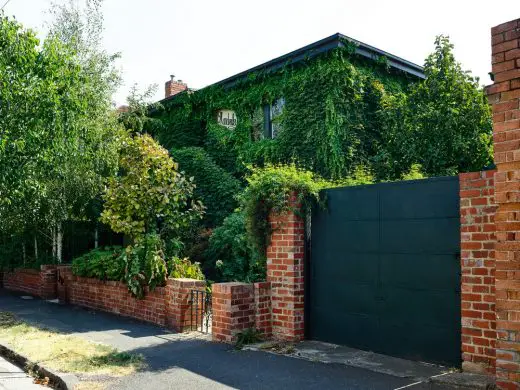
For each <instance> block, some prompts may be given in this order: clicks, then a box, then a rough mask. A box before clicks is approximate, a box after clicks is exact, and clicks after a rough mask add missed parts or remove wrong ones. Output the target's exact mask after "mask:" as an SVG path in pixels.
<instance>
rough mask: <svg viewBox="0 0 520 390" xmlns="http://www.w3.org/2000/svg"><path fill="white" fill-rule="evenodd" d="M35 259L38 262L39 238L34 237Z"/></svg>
mask: <svg viewBox="0 0 520 390" xmlns="http://www.w3.org/2000/svg"><path fill="white" fill-rule="evenodd" d="M34 258H35V259H36V260H38V237H37V236H36V234H35V235H34Z"/></svg>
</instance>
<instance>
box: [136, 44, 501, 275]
mask: <svg viewBox="0 0 520 390" xmlns="http://www.w3.org/2000/svg"><path fill="white" fill-rule="evenodd" d="M452 49H453V46H452V45H451V44H450V43H449V41H448V39H447V38H445V37H438V38H437V40H436V41H435V51H434V52H433V53H432V54H431V55H430V56H428V58H427V59H426V61H425V68H424V70H423V68H422V67H421V66H418V65H416V64H413V63H411V62H409V61H406V60H404V59H402V58H400V57H397V56H395V55H392V54H389V53H386V52H384V51H382V50H379V49H376V48H374V47H372V46H369V45H366V44H364V43H361V42H358V41H355V40H353V39H351V38H348V37H346V36H343V35H341V34H335V35H332V36H330V37H328V38H325V39H323V40H320V41H318V42H315V43H313V44H311V45H308V46H305V47H303V48H301V49H298V50H295V51H293V52H291V53H288V54H286V55H284V56H281V57H278V58H275V59H273V60H271V61H268V62H266V63H263V64H261V65H258V66H256V67H254V68H252V69H249V70H246V71H244V72H241V73H239V74H236V75H234V76H231V77H229V78H227V79H224V80H222V81H220V82H217V83H215V84H213V85H210V86H208V87H205V88H203V89H200V90H198V91H195V90H191V89H189V88H188V87H187V85H186V84H185V83H183V82H182V81H180V80H175V79H174V78H173V77H172V79H171V80H169V81H168V82H167V83H166V86H165V93H166V97H165V98H164V99H163V100H161V101H160V104H156V105H153V108H151V110H150V111H149V115H148V116H147V118H146V119H145V120H144V122H143V123H144V129H143V130H144V131H147V132H149V133H151V134H153V135H154V136H155V137H156V138H157V139H158V140H159V141H160V142H161V143H162V145H163V146H165V147H166V148H167V149H168V150H170V152H171V154H172V156H173V158H174V160H175V161H177V162H178V163H179V165H180V169H181V170H182V171H184V172H185V173H186V174H187V175H188V176H193V177H194V180H195V183H196V188H195V191H194V195H195V196H196V197H197V198H198V199H200V200H202V202H203V204H204V206H205V207H206V213H205V216H204V219H203V220H202V221H201V223H200V224H199V225H198V226H194V227H193V229H192V234H190V235H189V237H186V239H185V240H184V243H185V246H184V247H185V251H184V252H183V255H186V256H189V257H190V258H191V259H192V260H194V261H200V262H202V263H203V267H204V269H205V272H206V274H207V275H217V274H218V273H217V274H216V273H215V269H214V267H215V266H216V264H217V265H218V264H224V265H223V266H222V269H221V271H220V272H221V274H222V275H221V276H223V277H224V280H256V279H255V277H254V276H251V275H256V274H261V273H262V272H261V270H262V269H263V268H262V267H261V266H259V264H260V265H261V264H262V256H259V255H258V253H257V252H256V250H255V249H254V248H253V247H251V244H250V240H248V239H247V238H246V234H245V231H246V227H247V226H249V223H250V222H251V220H252V218H254V217H251V215H249V217H248V218H249V219H248V220H247V221H249V222H247V221H246V218H245V215H244V211H243V210H238V211H236V212H234V211H235V210H236V208H237V206H239V203H242V206H243V204H244V199H242V201H241V202H239V197H240V196H246V195H244V192H242V189H243V188H244V186H245V182H246V181H245V180H244V175H245V174H247V173H248V172H250V170H249V167H251V166H257V167H258V166H260V167H262V166H265V165H266V164H267V163H274V164H276V163H285V164H287V163H293V162H294V163H296V164H297V165H298V166H299V167H301V168H306V169H308V170H311V171H313V172H315V173H317V174H319V175H321V176H322V177H324V178H326V179H332V180H334V181H339V182H341V183H345V184H352V183H361V182H363V183H366V182H377V181H385V180H400V179H406V178H413V177H418V176H421V175H426V176H429V175H431V176H440V175H453V174H456V173H458V172H461V171H467V170H478V169H481V168H482V167H483V166H485V164H487V163H488V162H489V160H490V159H491V157H490V156H491V155H492V153H491V149H490V145H491V142H490V140H491V121H490V118H491V115H490V112H489V107H488V104H487V102H486V98H485V95H484V94H483V92H482V88H481V87H480V85H479V82H478V79H474V78H472V77H471V76H470V75H469V74H468V73H467V72H464V71H463V70H462V68H461V66H460V64H458V63H457V62H456V61H455V60H454V57H453V54H452ZM141 128H142V127H141ZM288 172H289V171H288ZM288 174H291V173H290V172H289V173H288ZM352 179H353V180H352ZM240 194H242V195H240ZM243 207H244V206H243ZM259 218H260V219H261V216H260V217H259ZM208 239H209V242H208ZM217 268H218V267H217ZM211 277H213V276H211ZM215 277H217V276H215Z"/></svg>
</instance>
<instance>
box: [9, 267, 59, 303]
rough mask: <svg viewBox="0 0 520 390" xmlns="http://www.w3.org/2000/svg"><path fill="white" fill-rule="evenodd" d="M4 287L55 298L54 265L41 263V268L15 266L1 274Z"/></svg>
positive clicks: (45, 297)
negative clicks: (15, 267)
mask: <svg viewBox="0 0 520 390" xmlns="http://www.w3.org/2000/svg"><path fill="white" fill-rule="evenodd" d="M3 285H4V288H6V289H8V290H13V291H21V292H25V293H28V294H31V295H34V296H37V297H41V298H44V299H54V298H56V266H54V265H42V266H41V270H39V271H38V270H35V269H23V268H17V269H14V270H13V271H5V272H4V274H3Z"/></svg>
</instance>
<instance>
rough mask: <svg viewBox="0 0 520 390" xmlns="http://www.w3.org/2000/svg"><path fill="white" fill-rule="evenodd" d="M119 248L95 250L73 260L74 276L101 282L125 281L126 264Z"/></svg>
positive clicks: (121, 249)
mask: <svg viewBox="0 0 520 390" xmlns="http://www.w3.org/2000/svg"><path fill="white" fill-rule="evenodd" d="M122 252H123V248H121V247H119V246H113V247H104V248H97V249H93V250H91V251H90V252H87V253H85V254H84V255H81V256H79V257H76V258H75V259H74V260H72V272H73V273H74V275H77V276H83V277H86V278H96V279H100V280H123V277H124V275H125V263H124V262H123V261H122V258H121V253H122Z"/></svg>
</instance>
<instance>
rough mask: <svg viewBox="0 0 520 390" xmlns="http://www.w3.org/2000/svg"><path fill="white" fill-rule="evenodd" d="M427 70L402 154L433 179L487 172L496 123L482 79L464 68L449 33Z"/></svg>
mask: <svg viewBox="0 0 520 390" xmlns="http://www.w3.org/2000/svg"><path fill="white" fill-rule="evenodd" d="M424 72H425V75H426V79H425V80H424V81H423V82H422V83H420V84H419V85H417V87H416V88H415V89H414V90H413V92H412V94H411V95H410V96H409V98H408V102H407V105H408V118H407V124H406V126H404V129H403V130H404V131H402V132H401V138H400V139H401V140H403V142H402V144H403V145H406V150H403V151H402V152H401V154H402V155H404V156H406V157H407V159H408V160H409V161H411V162H413V163H418V164H421V166H422V171H423V172H424V173H425V174H427V175H428V176H439V175H454V174H456V173H458V172H467V171H477V170H481V169H482V168H483V167H485V166H486V165H488V164H490V163H491V162H492V119H491V112H490V108H489V104H488V102H487V99H486V95H485V93H484V90H483V88H482V87H481V86H480V85H479V80H478V78H475V77H473V76H471V74H470V73H469V72H467V71H464V70H462V67H461V65H460V63H458V62H457V61H455V57H454V55H453V45H452V44H451V43H450V41H449V39H448V37H446V36H443V35H440V36H438V37H437V39H436V40H435V51H434V52H433V53H432V54H431V55H429V56H428V58H427V59H426V63H425V68H424ZM405 137H406V138H408V141H404V138H405ZM410 143H411V144H410ZM408 145H409V146H408Z"/></svg>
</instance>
